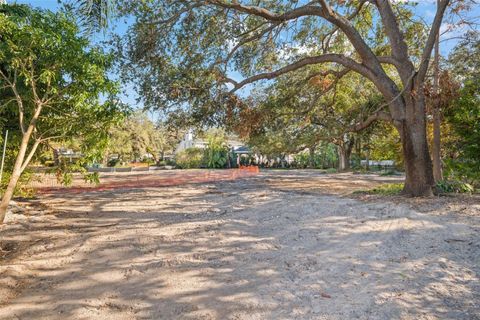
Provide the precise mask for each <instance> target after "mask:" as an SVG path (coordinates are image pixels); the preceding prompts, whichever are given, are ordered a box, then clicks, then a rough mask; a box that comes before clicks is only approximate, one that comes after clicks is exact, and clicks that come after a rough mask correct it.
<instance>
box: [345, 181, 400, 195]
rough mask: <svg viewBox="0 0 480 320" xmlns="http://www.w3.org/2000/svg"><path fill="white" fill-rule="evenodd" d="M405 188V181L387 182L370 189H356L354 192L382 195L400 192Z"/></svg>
mask: <svg viewBox="0 0 480 320" xmlns="http://www.w3.org/2000/svg"><path fill="white" fill-rule="evenodd" d="M402 190H403V183H387V184H382V185H379V186H378V187H375V188H373V189H369V190H359V191H355V192H354V193H362V194H378V195H382V196H393V195H397V194H400V193H401V192H402Z"/></svg>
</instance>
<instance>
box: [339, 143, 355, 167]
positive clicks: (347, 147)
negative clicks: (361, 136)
mask: <svg viewBox="0 0 480 320" xmlns="http://www.w3.org/2000/svg"><path fill="white" fill-rule="evenodd" d="M354 144H355V139H353V138H351V139H349V140H348V141H347V142H344V143H343V144H342V145H340V146H338V171H346V170H348V169H350V156H351V155H352V149H353V146H354Z"/></svg>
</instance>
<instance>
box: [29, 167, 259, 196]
mask: <svg viewBox="0 0 480 320" xmlns="http://www.w3.org/2000/svg"><path fill="white" fill-rule="evenodd" d="M259 172H260V170H259V168H258V167H257V166H249V167H245V166H241V167H240V168H239V169H225V170H198V171H197V170H191V171H190V170H186V171H177V170H172V171H160V172H148V173H143V174H142V173H137V174H135V173H130V174H126V175H123V174H113V175H108V176H105V177H102V178H101V179H100V184H98V185H92V184H86V183H74V184H73V185H72V186H68V187H66V186H60V185H55V186H48V184H47V185H45V184H43V185H39V186H37V187H35V189H37V191H38V192H39V193H43V194H45V193H56V192H68V193H81V192H88V191H103V190H114V189H135V188H152V187H167V186H177V185H183V184H191V183H207V182H215V181H229V180H235V179H238V178H245V177H250V176H255V175H257V174H258V173H259Z"/></svg>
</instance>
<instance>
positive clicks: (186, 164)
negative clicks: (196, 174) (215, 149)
mask: <svg viewBox="0 0 480 320" xmlns="http://www.w3.org/2000/svg"><path fill="white" fill-rule="evenodd" d="M202 160H203V150H202V149H200V148H187V149H185V150H182V151H180V152H178V153H177V154H176V155H175V161H176V164H177V166H178V167H179V168H182V169H192V168H200V166H201V165H202Z"/></svg>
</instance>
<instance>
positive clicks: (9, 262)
mask: <svg viewBox="0 0 480 320" xmlns="http://www.w3.org/2000/svg"><path fill="white" fill-rule="evenodd" d="M392 180H394V178H385V177H379V176H373V175H370V176H367V175H364V176H362V175H352V174H334V175H325V174H323V175H322V174H319V173H317V172H311V171H310V172H309V171H271V172H264V173H261V174H260V175H258V176H255V177H249V178H246V179H238V180H235V181H219V182H211V183H199V184H186V185H180V186H169V187H163V188H143V189H140V188H139V189H129V190H108V191H100V192H88V193H77V194H69V193H63V194H54V195H42V196H41V198H40V199H38V200H33V201H28V202H26V201H24V202H20V204H21V205H22V206H24V207H26V208H27V210H26V211H25V212H24V213H17V214H11V215H9V218H8V220H7V223H6V224H5V225H3V226H0V236H1V238H0V240H1V243H0V244H1V246H2V251H0V257H1V260H0V319H115V320H117V319H275V320H276V319H480V304H479V301H480V280H479V277H480V202H479V199H478V197H460V198H459V197H455V198H445V197H442V198H435V199H426V200H425V199H423V200H414V199H403V198H398V197H396V198H395V197H393V198H388V199H378V197H367V196H350V195H349V194H350V193H351V191H352V190H355V189H358V188H366V187H372V186H374V185H375V184H378V183H382V182H385V181H392Z"/></svg>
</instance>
